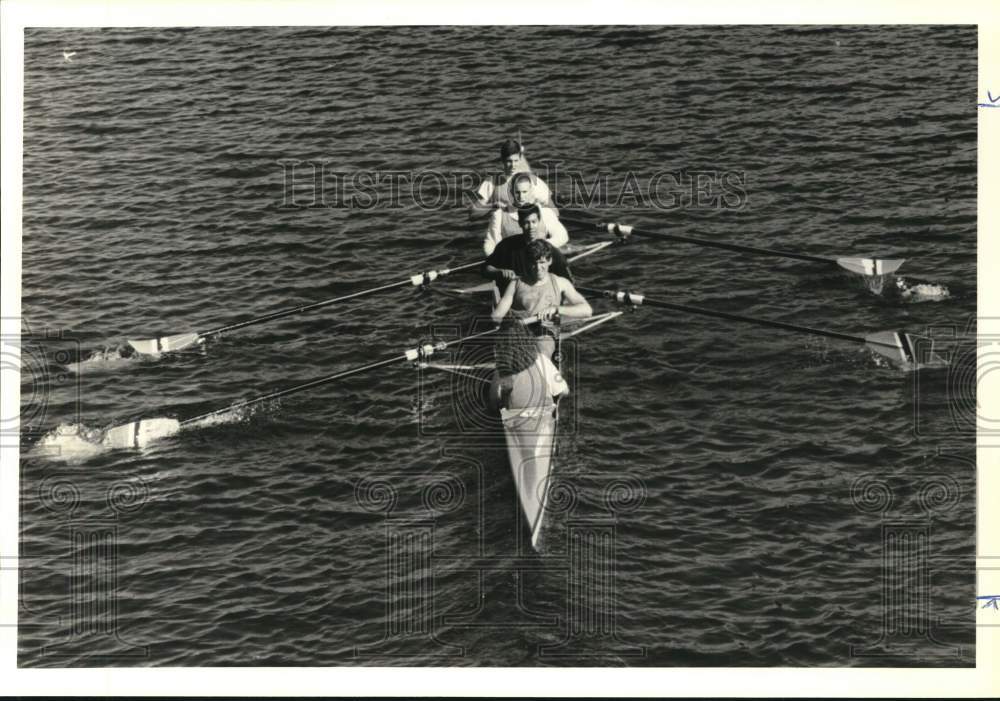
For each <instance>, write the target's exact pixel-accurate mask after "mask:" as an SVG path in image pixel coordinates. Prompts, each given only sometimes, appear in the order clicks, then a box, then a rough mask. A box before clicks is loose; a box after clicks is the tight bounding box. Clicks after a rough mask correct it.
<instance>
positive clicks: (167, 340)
mask: <svg viewBox="0 0 1000 701" xmlns="http://www.w3.org/2000/svg"><path fill="white" fill-rule="evenodd" d="M200 340H201V336H199V335H198V334H196V333H179V334H176V335H174V336H162V337H161V338H149V339H143V340H139V341H129V342H128V344H129V345H130V346H132V347H133V348H134V349H135V350H136V352H137V353H143V354H144V355H159V354H161V353H171V352H173V351H179V350H181V349H183V348H187V347H188V346H193V345H194V344H196V343H198V342H199V341H200Z"/></svg>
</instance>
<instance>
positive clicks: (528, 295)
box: [491, 239, 594, 358]
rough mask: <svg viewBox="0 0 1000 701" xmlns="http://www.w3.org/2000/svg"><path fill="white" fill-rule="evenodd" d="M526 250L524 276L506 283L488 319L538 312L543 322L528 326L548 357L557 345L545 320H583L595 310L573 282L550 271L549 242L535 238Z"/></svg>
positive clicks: (550, 251)
mask: <svg viewBox="0 0 1000 701" xmlns="http://www.w3.org/2000/svg"><path fill="white" fill-rule="evenodd" d="M525 252H526V254H527V255H526V265H525V271H524V276H523V277H516V278H514V280H513V282H511V283H510V284H509V285H507V289H506V290H504V293H503V295H501V297H500V301H499V302H497V306H496V308H495V309H494V310H493V313H492V314H491V318H492V319H493V321H495V322H500V321H502V320H503V319H504V317H506V316H507V314H508V312H510V313H513V314H514V315H515V316H517V317H521V318H525V317H529V316H535V315H537V316H538V317H539V319H540V320H541V322H543V323H539V324H532V325H531V326H530V329H531V330H532V333H534V335H535V342H536V343H537V344H538V349H539V351H541V353H542V354H543V355H545V357H547V358H551V357H552V353H553V352H554V351H555V347H556V346H555V339H554V338H553V337H552V335H551V331H549V330H548V329H547V328H546V324H545V323H544V322H551V321H552V320H553V319H554V318H555V317H556V316H557V315H558V316H560V317H567V318H573V319H586V318H587V317H589V316H591V315H592V314H593V313H594V312H593V310H592V309H591V307H590V304H589V303H588V302H587V300H586V299H584V297H583V295H581V294H580V293H579V292H577V291H576V288H575V287H573V283H572V282H570V281H569V280H567V279H566V278H564V277H561V276H559V275H556V274H555V273H551V272H549V266H550V265H551V264H552V246H550V245H549V244H548V242H546V241H542V240H540V239H536V240H534V241H532V242H531V243H529V244H528V246H527V249H526V251H525Z"/></svg>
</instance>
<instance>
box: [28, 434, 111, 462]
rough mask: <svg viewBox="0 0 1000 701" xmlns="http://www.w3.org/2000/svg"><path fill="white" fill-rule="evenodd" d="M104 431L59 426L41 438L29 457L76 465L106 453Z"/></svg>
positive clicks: (107, 448) (108, 448)
mask: <svg viewBox="0 0 1000 701" xmlns="http://www.w3.org/2000/svg"><path fill="white" fill-rule="evenodd" d="M110 449H111V448H110V447H109V446H108V445H106V444H105V443H104V431H102V430H101V429H98V428H90V427H89V426H86V425H84V424H59V425H58V426H56V427H55V428H54V429H52V430H51V431H49V432H48V433H46V434H45V435H44V436H42V437H41V438H40V439H39V440H38V442H37V443H35V445H34V446H33V447H32V449H31V451H30V452H29V455H31V456H34V457H42V458H46V459H48V460H59V461H63V462H67V463H73V464H78V463H82V462H85V461H87V460H90V459H91V458H94V457H96V456H98V455H101V454H103V453H106V452H108V451H109V450H110Z"/></svg>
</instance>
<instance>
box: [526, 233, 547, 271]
mask: <svg viewBox="0 0 1000 701" xmlns="http://www.w3.org/2000/svg"><path fill="white" fill-rule="evenodd" d="M525 262H526V263H527V271H526V272H527V273H528V277H533V278H534V279H535V280H539V279H541V278H542V277H544V276H545V274H546V273H548V272H549V266H550V265H552V246H551V244H549V242H548V241H545V240H542V239H535V240H534V241H532V242H531V243H529V244H528V247H527V248H526V249H525Z"/></svg>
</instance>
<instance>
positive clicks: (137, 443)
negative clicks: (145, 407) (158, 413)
mask: <svg viewBox="0 0 1000 701" xmlns="http://www.w3.org/2000/svg"><path fill="white" fill-rule="evenodd" d="M180 430H181V424H180V422H179V421H177V420H176V419H142V420H140V421H133V422H132V423H128V424H124V425H122V426H115V427H114V428H111V429H108V431H107V432H106V433H105V434H104V444H105V445H106V446H108V447H109V448H145V447H146V446H147V445H149V444H150V443H152V442H153V441H158V440H160V439H161V438H168V437H169V436H172V435H174V434H175V433H178V432H179V431H180Z"/></svg>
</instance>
